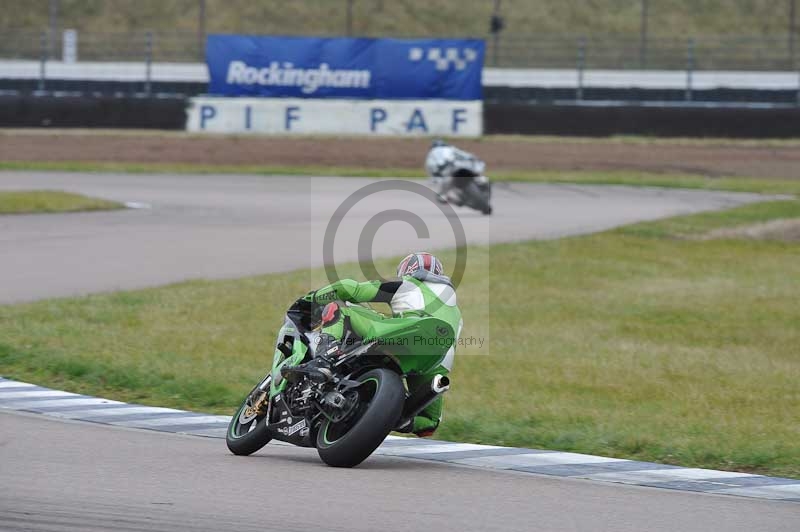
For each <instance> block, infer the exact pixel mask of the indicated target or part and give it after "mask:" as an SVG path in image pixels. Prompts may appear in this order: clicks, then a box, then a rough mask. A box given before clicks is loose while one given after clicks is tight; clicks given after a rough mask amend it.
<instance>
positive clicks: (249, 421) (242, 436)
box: [225, 388, 272, 456]
mask: <svg viewBox="0 0 800 532" xmlns="http://www.w3.org/2000/svg"><path fill="white" fill-rule="evenodd" d="M256 390H257V388H254V389H253V391H252V392H250V393H249V394H248V395H247V397H246V398H245V400H244V402H243V403H242V406H240V407H239V409H238V410H237V411H236V414H235V415H234V416H233V417H232V418H231V422H230V423H229V424H228V432H226V433H225V443H226V444H227V445H228V449H229V450H230V451H231V452H232V453H233V454H235V455H238V456H247V455H249V454H253V453H254V452H256V451H257V450H259V449H261V448H262V447H264V446H265V445H266V444H268V443H269V441H270V440H271V439H272V436H270V433H269V430H267V416H266V415H264V414H261V415H259V413H258V410H257V408H256V407H257V406H258V405H256V404H254V401H256V400H258V399H259V394H258V393H257V391H256Z"/></svg>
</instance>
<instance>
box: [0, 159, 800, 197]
mask: <svg viewBox="0 0 800 532" xmlns="http://www.w3.org/2000/svg"><path fill="white" fill-rule="evenodd" d="M0 170H17V171H63V172H124V173H183V174H252V175H263V176H273V175H305V176H346V177H371V178H389V177H399V178H405V179H424V178H425V177H426V176H425V174H424V173H423V172H422V170H417V169H409V168H363V167H361V168H355V167H343V166H342V167H336V166H333V167H331V166H268V165H263V166H248V165H209V164H175V163H124V162H87V161H31V162H29V161H0ZM491 177H492V179H494V180H495V181H508V182H522V183H572V184H589V185H591V184H595V185H628V186H652V187H668V188H690V189H702V190H730V191H735V192H755V193H761V194H791V195H795V194H800V180H798V179H775V178H743V177H705V176H700V175H694V174H658V173H652V172H620V171H608V172H598V171H583V172H581V171H571V172H564V171H542V170H532V171H525V172H523V171H505V172H504V171H502V170H500V171H498V172H496V173H492V176H491Z"/></svg>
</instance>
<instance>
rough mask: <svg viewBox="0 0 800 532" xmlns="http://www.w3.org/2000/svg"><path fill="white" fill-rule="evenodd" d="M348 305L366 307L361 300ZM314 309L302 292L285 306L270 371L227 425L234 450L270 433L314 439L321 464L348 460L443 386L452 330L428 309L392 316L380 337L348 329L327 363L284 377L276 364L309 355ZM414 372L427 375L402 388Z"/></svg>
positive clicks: (315, 333)
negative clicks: (421, 383) (413, 315)
mask: <svg viewBox="0 0 800 532" xmlns="http://www.w3.org/2000/svg"><path fill="white" fill-rule="evenodd" d="M350 310H351V311H352V312H356V313H358V312H365V313H370V312H373V311H372V310H370V309H368V308H366V307H362V306H360V305H350ZM318 316H319V308H318V307H317V306H316V305H313V304H310V303H308V302H307V301H304V300H303V299H298V300H297V301H296V302H295V303H294V304H293V305H292V306H291V307H290V308H289V310H288V311H287V312H286V316H285V319H284V324H283V326H282V327H281V329H280V331H279V332H278V337H277V343H276V346H275V354H274V358H273V362H272V369H271V371H270V372H269V373H268V374H267V375H266V377H264V379H262V380H261V382H260V383H259V384H258V385H257V386H256V387H255V388H253V389H252V390H251V391H250V393H249V394H248V395H247V397H246V398H245V400H244V402H243V403H242V405H241V406H240V407H239V409H238V410H237V411H236V414H235V415H234V416H233V418H232V419H231V422H230V425H229V426H228V432H227V435H226V438H225V439H226V442H227V444H228V449H230V451H231V452H232V453H233V454H236V455H249V454H252V453H254V452H256V451H257V450H259V449H261V448H262V447H263V446H264V445H266V444H267V443H269V441H270V440H272V439H275V440H280V441H284V442H288V443H291V444H293V445H297V446H300V447H315V448H316V449H317V452H318V453H319V456H320V458H321V459H322V460H323V461H324V462H325V463H326V464H328V465H331V466H335V467H354V466H356V465H358V464H360V463H361V462H363V461H364V460H366V459H367V457H369V455H370V454H372V452H373V451H374V450H375V449H377V448H378V446H379V445H380V444H381V443H382V442H383V440H384V439H385V438H386V436H388V434H389V433H390V432H391V431H392V430H394V429H397V428H400V427H403V426H404V425H407V424H408V423H409V422H410V420H413V418H414V416H415V415H417V414H418V413H420V412H421V411H422V410H423V409H425V407H427V406H428V405H430V404H431V403H432V402H433V401H435V400H436V399H437V398H438V397H439V396H440V395H441V394H443V393H445V392H446V391H447V390H448V389H449V387H450V383H449V379H448V378H447V376H446V375H442V374H438V373H436V372H437V369H438V368H440V365H441V362H442V360H443V359H444V357H445V355H446V354H447V351H448V349H449V348H450V347H451V346H452V341H448V340H451V339H452V338H454V337H455V331H453V329H452V327H451V326H450V325H449V324H448V323H446V322H445V321H442V320H440V319H438V318H435V317H432V316H429V317H420V318H417V319H413V320H411V319H409V320H398V323H397V324H396V325H393V326H390V327H385V328H384V329H383V330H382V331H381V337H380V338H356V339H353V338H352V337H347V338H346V340H348V344H349V347H348V348H347V351H346V352H345V354H344V355H342V356H340V357H338V358H337V359H336V360H335V362H334V363H333V364H332V365H331V367H330V369H328V368H324V370H320V371H316V372H314V373H309V374H307V375H303V376H302V377H301V378H292V379H288V378H286V371H283V372H282V371H281V370H282V369H284V368H288V367H294V366H297V365H299V364H301V363H303V362H306V361H308V360H311V359H312V358H313V357H314V356H315V352H314V348H315V346H316V345H317V344H318V343H319V335H320V333H319V326H320V321H319V318H318ZM418 375H434V377H433V379H432V380H431V384H430V385H426V386H425V387H424V388H423V389H415V390H409V389H408V384H407V378H408V377H413V376H418Z"/></svg>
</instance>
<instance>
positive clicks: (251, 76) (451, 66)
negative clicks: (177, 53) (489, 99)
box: [206, 35, 484, 100]
mask: <svg viewBox="0 0 800 532" xmlns="http://www.w3.org/2000/svg"><path fill="white" fill-rule="evenodd" d="M483 55H484V42H483V41H482V40H479V39H349V38H314V37H249V36H241V35H209V36H208V40H207V42H206V62H207V64H208V71H209V75H210V79H211V80H210V83H209V87H208V90H209V93H210V94H214V95H222V96H267V97H294V98H365V99H430V98H436V99H444V100H480V99H481V98H482V94H481V71H482V69H483Z"/></svg>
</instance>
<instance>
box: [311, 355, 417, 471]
mask: <svg viewBox="0 0 800 532" xmlns="http://www.w3.org/2000/svg"><path fill="white" fill-rule="evenodd" d="M356 380H358V381H360V382H362V383H363V384H362V385H361V386H360V387H359V388H358V391H359V396H360V397H359V404H358V406H357V407H356V412H355V413H354V415H353V416H352V417H351V418H349V419H346V420H343V421H341V422H339V423H333V422H331V421H330V420H327V419H326V420H325V421H324V422H323V423H322V425H321V426H320V428H319V431H318V432H317V442H316V443H317V452H318V453H319V457H320V458H321V459H322V461H323V462H325V463H326V464H328V465H330V466H333V467H354V466H357V465H358V464H360V463H361V462H363V461H364V460H366V459H367V457H368V456H369V455H371V454H372V452H373V451H374V450H375V449H377V448H378V446H379V445H380V444H381V443H383V440H384V439H386V436H388V435H389V433H390V432H391V431H392V429H393V428H394V426H395V424H396V423H397V420H398V419H399V418H400V414H401V413H402V411H403V404H404V403H405V388H404V387H403V382H402V381H401V380H400V376H399V375H397V373H395V372H393V371H391V370H388V369H384V368H379V369H374V370H371V371H368V372H366V373H364V374H363V375H361V376H360V377H358V378H357V379H356Z"/></svg>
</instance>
